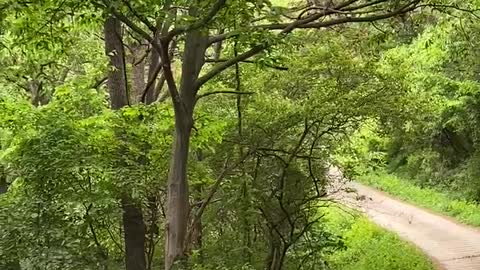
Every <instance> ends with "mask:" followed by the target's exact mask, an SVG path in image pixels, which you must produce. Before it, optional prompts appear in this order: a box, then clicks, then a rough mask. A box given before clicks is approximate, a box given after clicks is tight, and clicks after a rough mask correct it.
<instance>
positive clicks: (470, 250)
mask: <svg viewBox="0 0 480 270" xmlns="http://www.w3.org/2000/svg"><path fill="white" fill-rule="evenodd" d="M346 185H347V186H349V187H350V188H351V189H352V190H356V192H353V193H345V192H341V195H337V196H335V197H337V199H339V200H341V201H343V202H344V203H346V204H348V205H351V206H355V207H357V208H359V209H361V210H363V211H364V212H365V214H366V215H367V216H368V217H369V218H370V219H371V220H372V221H373V222H375V223H377V224H378V225H380V226H382V227H384V228H386V229H388V230H390V231H393V232H396V233H397V234H398V235H400V237H402V238H403V239H405V240H408V241H410V242H412V243H413V244H415V245H417V246H418V247H419V248H420V249H422V250H423V251H424V252H425V253H426V254H427V255H429V256H430V257H432V258H433V259H434V260H435V261H436V262H437V263H438V264H439V265H440V267H439V268H440V269H446V270H480V230H479V229H475V228H470V227H467V226H464V225H461V224H458V223H456V222H454V221H452V220H450V219H449V218H446V217H442V216H440V215H436V214H433V213H430V212H428V211H426V210H424V209H421V208H418V207H415V206H412V205H410V204H407V203H404V202H401V201H399V200H396V199H393V198H392V197H390V196H388V195H386V194H384V193H383V192H379V191H377V190H375V189H373V188H370V187H367V186H364V185H361V184H358V183H355V182H350V183H347V184H346ZM386 270H387V269H386ZM412 270H414V269H412Z"/></svg>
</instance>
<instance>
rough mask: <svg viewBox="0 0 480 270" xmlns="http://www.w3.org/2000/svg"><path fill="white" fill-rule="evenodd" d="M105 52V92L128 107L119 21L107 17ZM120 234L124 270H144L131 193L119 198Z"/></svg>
mask: <svg viewBox="0 0 480 270" xmlns="http://www.w3.org/2000/svg"><path fill="white" fill-rule="evenodd" d="M104 30H105V52H106V54H107V55H108V56H109V57H110V64H111V66H112V69H111V70H110V73H109V75H108V83H107V86H108V90H109V92H110V102H111V107H112V109H114V110H117V109H120V108H122V107H124V106H127V105H128V104H129V102H128V89H127V75H126V68H125V51H124V48H123V42H122V36H121V25H120V21H119V20H118V19H116V18H114V17H109V18H107V20H106V21H105V25H104ZM121 201H122V210H123V216H122V217H123V231H124V240H125V266H126V269H127V270H145V268H146V263H145V224H144V222H143V215H142V208H141V207H139V206H137V205H136V204H135V203H134V202H133V200H132V199H131V197H130V194H123V195H122V199H121Z"/></svg>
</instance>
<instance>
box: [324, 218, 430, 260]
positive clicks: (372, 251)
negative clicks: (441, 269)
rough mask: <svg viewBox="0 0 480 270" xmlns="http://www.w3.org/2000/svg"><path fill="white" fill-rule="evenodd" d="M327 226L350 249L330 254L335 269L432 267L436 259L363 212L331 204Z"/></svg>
mask: <svg viewBox="0 0 480 270" xmlns="http://www.w3.org/2000/svg"><path fill="white" fill-rule="evenodd" d="M326 220H327V221H326V222H327V224H326V226H327V227H328V228H330V230H331V231H332V232H333V233H335V234H338V235H341V236H342V238H343V240H344V243H345V246H346V249H345V250H341V251H337V252H335V253H334V254H333V255H331V256H330V257H329V258H328V262H329V266H330V268H331V269H335V270H414V269H415V270H432V269H434V267H433V264H432V262H431V261H430V259H429V258H427V257H426V256H425V255H424V254H423V253H421V252H420V251H419V250H418V249H417V248H416V247H414V246H412V245H411V244H409V243H407V242H404V241H402V240H401V239H400V238H399V237H398V236H397V235H396V234H394V233H391V232H388V231H386V230H384V229H382V228H380V227H378V226H377V225H375V224H373V223H372V222H370V221H369V220H368V219H366V218H365V217H363V216H358V215H355V216H352V215H351V214H347V213H345V212H342V211H341V210H338V209H335V208H333V209H331V208H329V210H328V213H327V215H326Z"/></svg>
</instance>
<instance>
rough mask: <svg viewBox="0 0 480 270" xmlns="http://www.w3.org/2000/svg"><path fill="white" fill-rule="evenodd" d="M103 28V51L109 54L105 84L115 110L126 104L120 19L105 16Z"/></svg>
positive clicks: (125, 81) (126, 94)
mask: <svg viewBox="0 0 480 270" xmlns="http://www.w3.org/2000/svg"><path fill="white" fill-rule="evenodd" d="M104 30H105V53H106V54H107V55H108V56H109V58H110V65H111V69H110V72H109V74H108V82H107V86H108V91H109V93H110V103H111V107H112V109H114V110H117V109H120V108H122V107H124V106H126V105H128V93H127V75H126V68H125V51H124V48H123V42H122V36H121V25H120V21H119V20H117V19H116V18H115V17H113V16H112V17H109V18H107V20H106V21H105V25H104Z"/></svg>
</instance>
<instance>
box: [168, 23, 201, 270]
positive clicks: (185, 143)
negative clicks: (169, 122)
mask: <svg viewBox="0 0 480 270" xmlns="http://www.w3.org/2000/svg"><path fill="white" fill-rule="evenodd" d="M206 44H207V35H206V34H205V33H203V32H201V31H191V32H189V33H187V34H186V37H185V51H184V55H183V63H182V78H181V82H180V93H179V94H180V98H181V104H174V109H175V134H174V136H175V139H174V145H173V156H172V161H171V164H170V172H169V175H168V187H167V189H168V194H167V224H166V237H165V269H166V270H170V269H172V266H173V265H174V263H175V261H177V260H179V259H181V258H185V255H186V254H185V251H186V250H185V245H186V243H185V237H186V234H187V227H188V221H189V219H188V216H189V208H190V205H189V192H188V182H187V163H188V152H189V144H190V133H191V130H192V126H193V110H194V107H195V98H196V95H197V91H198V88H197V86H196V81H197V79H198V75H199V73H200V70H201V68H202V66H203V64H204V57H205V50H206Z"/></svg>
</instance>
